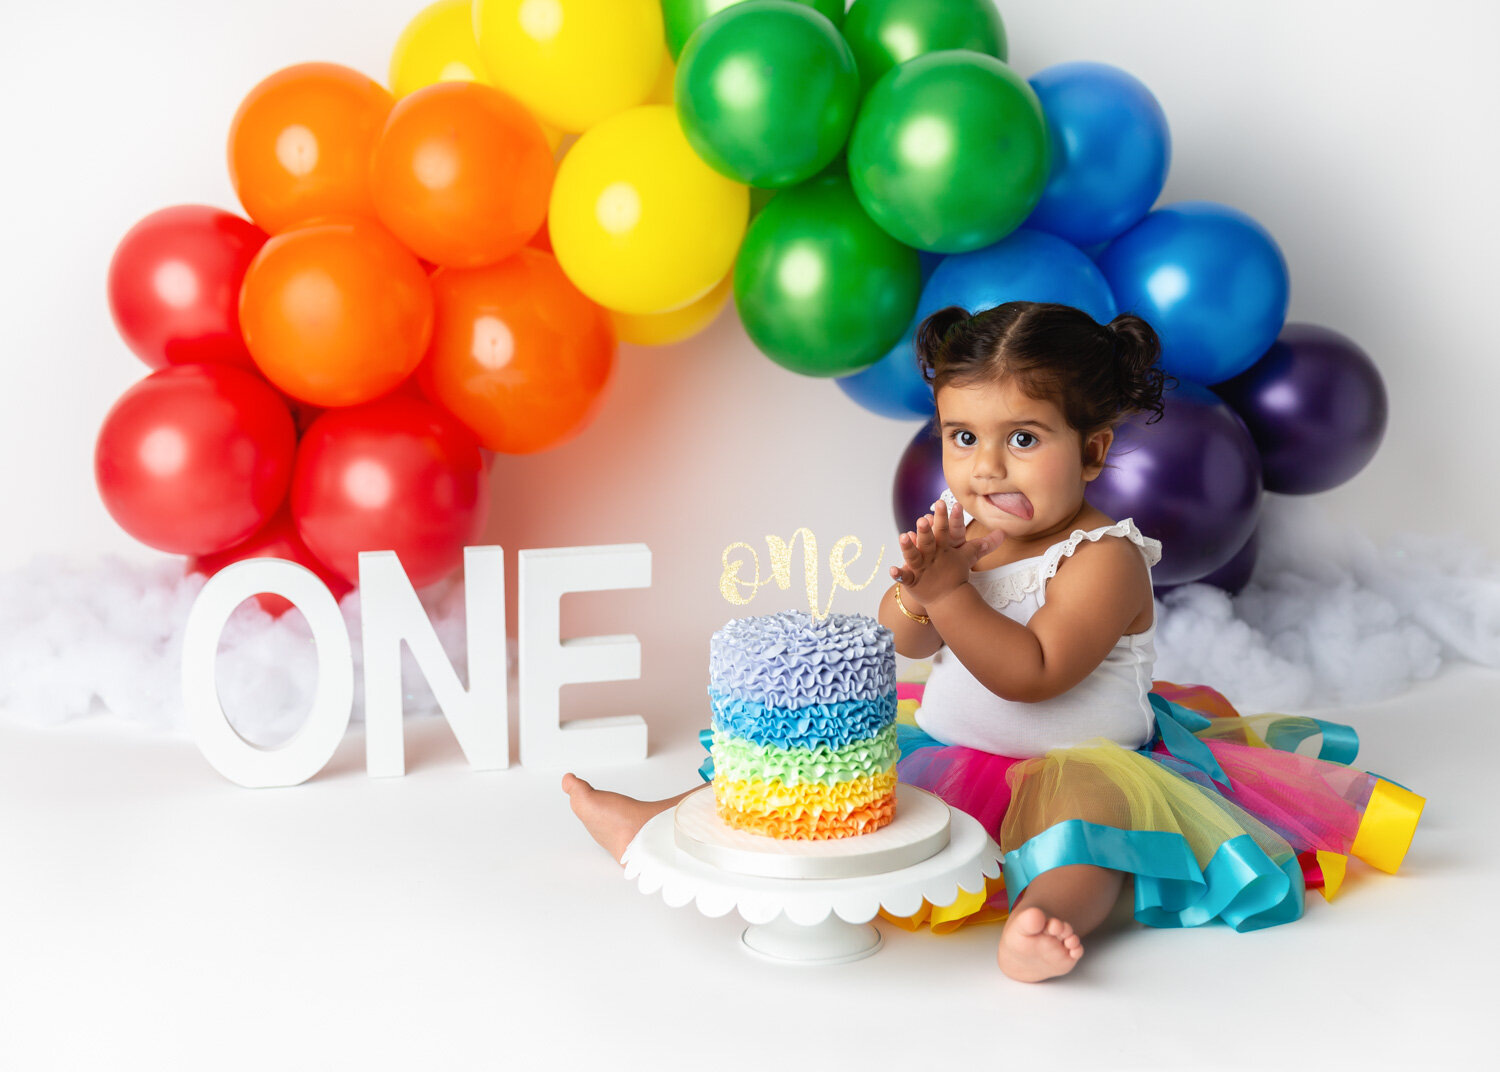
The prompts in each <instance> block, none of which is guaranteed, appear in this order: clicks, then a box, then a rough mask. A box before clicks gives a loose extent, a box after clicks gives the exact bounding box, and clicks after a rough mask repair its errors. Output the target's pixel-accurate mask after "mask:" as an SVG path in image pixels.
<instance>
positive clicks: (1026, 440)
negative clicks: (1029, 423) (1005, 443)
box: [1010, 432, 1040, 450]
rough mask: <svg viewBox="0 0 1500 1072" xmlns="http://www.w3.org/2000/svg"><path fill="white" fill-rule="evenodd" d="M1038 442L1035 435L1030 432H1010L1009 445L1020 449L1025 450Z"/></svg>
mask: <svg viewBox="0 0 1500 1072" xmlns="http://www.w3.org/2000/svg"><path fill="white" fill-rule="evenodd" d="M1038 442H1040V441H1039V440H1038V439H1037V437H1036V436H1034V435H1032V434H1031V433H1030V432H1012V433H1011V434H1010V445H1011V446H1013V447H1017V448H1019V449H1021V450H1027V449H1029V448H1031V447H1034V446H1036V445H1037V443H1038Z"/></svg>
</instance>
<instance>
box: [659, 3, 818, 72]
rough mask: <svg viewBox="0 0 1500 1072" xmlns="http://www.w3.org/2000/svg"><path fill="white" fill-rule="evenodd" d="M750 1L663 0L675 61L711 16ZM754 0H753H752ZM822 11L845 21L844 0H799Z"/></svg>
mask: <svg viewBox="0 0 1500 1072" xmlns="http://www.w3.org/2000/svg"><path fill="white" fill-rule="evenodd" d="M746 2H747V0H661V15H662V22H663V23H664V24H665V25H666V29H667V49H668V51H670V52H671V53H672V58H673V59H674V60H675V59H676V58H677V57H678V56H680V55H682V47H683V46H684V45H686V44H687V42H688V38H689V37H692V36H693V31H694V30H696V29H697V28H698V27H699V26H700V25H701V24H702V23H703V21H704V20H705V19H707V18H708V17H709V16H710V15H717V14H718V13H719V12H721V11H723V10H724V9H725V8H726V7H733V6H734V5H735V4H742V3H746ZM751 2H753V0H751ZM796 2H797V3H801V4H805V5H807V6H808V7H810V8H815V9H816V10H818V11H820V12H822V14H823V17H824V18H826V19H827V20H828V21H829V22H831V23H833V24H834V26H836V27H837V26H842V25H843V24H844V0H796Z"/></svg>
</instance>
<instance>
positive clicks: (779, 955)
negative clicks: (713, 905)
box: [740, 912, 885, 964]
mask: <svg viewBox="0 0 1500 1072" xmlns="http://www.w3.org/2000/svg"><path fill="white" fill-rule="evenodd" d="M740 942H741V944H742V945H744V947H745V952H747V953H749V954H751V955H752V956H756V957H759V958H760V959H761V960H769V961H773V962H774V963H777V964H848V963H850V962H851V961H855V960H863V959H864V958H865V957H868V956H871V955H872V954H874V953H877V952H879V950H880V947H881V945H883V944H884V943H885V937H884V936H883V935H882V934H881V933H880V932H879V931H878V930H876V929H875V928H874V927H872V926H871V925H870V924H868V923H845V922H844V921H843V920H841V919H839V917H838V916H836V915H834V914H833V913H831V912H830V913H829V914H828V918H827V919H825V920H824V921H823V922H822V923H814V924H812V925H811V926H803V925H802V924H800V923H793V922H792V921H791V920H789V919H787V918H786V916H777V917H776V918H775V919H773V920H771V922H770V923H755V924H752V925H751V926H749V927H746V928H745V933H744V934H742V935H740Z"/></svg>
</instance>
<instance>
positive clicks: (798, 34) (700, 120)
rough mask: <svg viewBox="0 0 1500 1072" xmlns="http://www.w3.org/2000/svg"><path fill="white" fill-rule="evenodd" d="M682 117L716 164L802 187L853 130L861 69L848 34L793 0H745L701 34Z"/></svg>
mask: <svg viewBox="0 0 1500 1072" xmlns="http://www.w3.org/2000/svg"><path fill="white" fill-rule="evenodd" d="M676 96H677V118H678V119H679V120H681V122H682V130H683V133H685V134H686V135H687V139H688V141H689V142H690V143H691V144H692V146H693V148H694V149H695V150H696V151H697V153H698V155H699V156H701V157H702V158H703V160H704V161H705V162H706V163H707V164H708V165H709V166H710V167H712V168H713V169H714V170H715V171H718V172H721V173H722V174H724V175H727V176H729V177H730V178H731V179H734V180H735V181H736V182H743V183H746V184H747V185H750V186H774V187H782V186H795V185H797V184H798V183H799V182H805V181H806V180H807V179H810V178H812V177H813V176H814V175H816V174H817V173H818V172H820V171H822V170H823V168H824V167H826V166H827V165H828V163H829V161H831V160H832V159H833V158H834V157H835V156H837V155H838V152H839V150H840V149H842V148H843V147H844V142H845V141H846V140H847V139H848V137H849V128H850V126H851V125H853V123H854V113H855V111H856V110H858V108H859V73H858V71H857V70H856V69H855V66H854V55H853V53H851V52H850V51H849V46H848V45H847V44H845V43H844V39H843V38H842V37H840V36H839V32H838V30H837V29H835V28H834V25H833V23H831V22H829V21H828V20H827V19H825V18H824V17H823V16H822V15H820V14H818V13H817V12H816V11H814V10H813V9H812V8H810V7H806V6H804V5H802V4H796V3H792V2H791V0H746V2H745V3H742V4H736V5H734V6H733V7H730V8H727V9H725V10H724V11H721V12H719V13H718V14H717V15H715V16H713V17H712V18H710V19H709V20H708V21H707V22H705V23H704V24H703V25H702V26H701V27H699V29H698V31H697V32H696V33H695V34H693V37H692V40H690V41H689V42H688V45H687V47H686V48H685V49H683V50H682V60H681V62H680V63H679V64H678V65H677V85H676Z"/></svg>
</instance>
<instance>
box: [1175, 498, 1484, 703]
mask: <svg viewBox="0 0 1500 1072" xmlns="http://www.w3.org/2000/svg"><path fill="white" fill-rule="evenodd" d="M1260 525H1261V528H1260V559H1259V561H1258V562H1257V564H1256V568H1255V573H1254V576H1253V577H1252V578H1251V581H1250V584H1249V585H1247V586H1246V588H1245V590H1244V591H1243V592H1241V593H1240V594H1239V595H1238V596H1235V597H1232V598H1231V597H1230V596H1228V595H1226V594H1224V593H1223V592H1221V591H1220V590H1218V589H1216V588H1210V587H1208V586H1206V585H1187V586H1184V587H1182V588H1179V589H1176V590H1175V591H1172V592H1168V593H1167V594H1166V595H1165V596H1164V598H1163V599H1162V600H1161V601H1160V603H1159V604H1158V610H1159V612H1160V624H1159V626H1158V631H1157V656H1158V657H1157V663H1156V676H1157V677H1158V678H1161V679H1165V680H1169V681H1177V682H1183V683H1186V682H1202V683H1206V684H1210V685H1213V686H1214V687H1215V688H1217V689H1219V690H1220V691H1221V692H1223V693H1224V694H1225V695H1226V696H1228V697H1229V699H1230V700H1231V701H1232V702H1234V704H1235V705H1236V706H1237V707H1239V708H1240V709H1241V710H1242V711H1247V712H1249V711H1296V710H1299V709H1303V708H1308V707H1326V706H1333V705H1337V704H1339V703H1348V702H1357V701H1368V700H1376V699H1380V698H1383V697H1386V696H1391V695H1394V694H1396V693H1399V692H1401V691H1402V690H1404V689H1405V688H1407V687H1408V686H1410V685H1411V684H1412V683H1413V682H1416V681H1420V680H1422V679H1424V678H1429V677H1431V676H1433V675H1434V674H1436V673H1437V671H1438V668H1439V666H1440V665H1441V664H1442V663H1443V661H1445V660H1463V661H1469V662H1476V663H1480V664H1483V665H1486V666H1500V563H1496V562H1495V561H1494V560H1492V559H1490V558H1488V557H1487V556H1486V555H1484V554H1483V553H1482V552H1481V551H1480V550H1478V549H1477V548H1475V547H1473V546H1470V545H1466V544H1464V543H1463V542H1462V541H1459V540H1456V539H1450V538H1434V537H1415V536H1393V537H1389V538H1388V542H1385V543H1381V544H1377V543H1376V542H1375V541H1374V540H1372V539H1370V538H1369V537H1368V536H1366V535H1364V534H1362V533H1359V532H1356V531H1352V530H1350V529H1349V528H1347V527H1342V526H1334V525H1333V524H1331V523H1330V522H1329V521H1328V520H1327V519H1326V517H1325V516H1324V515H1323V513H1322V511H1321V509H1320V508H1319V506H1318V504H1317V503H1316V502H1314V501H1311V500H1304V499H1292V498H1288V497H1282V496H1268V497H1267V502H1266V505H1265V507H1264V509H1263V511H1262V514H1261V522H1260Z"/></svg>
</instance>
